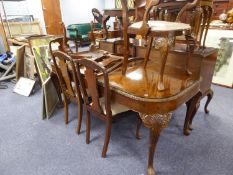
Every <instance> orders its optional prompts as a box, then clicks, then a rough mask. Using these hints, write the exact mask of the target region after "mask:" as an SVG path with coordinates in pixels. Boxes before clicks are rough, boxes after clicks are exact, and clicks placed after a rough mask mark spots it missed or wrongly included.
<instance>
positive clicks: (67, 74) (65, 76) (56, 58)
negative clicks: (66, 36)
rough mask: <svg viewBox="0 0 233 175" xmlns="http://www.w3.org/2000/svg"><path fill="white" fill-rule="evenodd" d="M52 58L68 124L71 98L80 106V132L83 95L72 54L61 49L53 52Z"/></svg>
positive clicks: (78, 129)
mask: <svg viewBox="0 0 233 175" xmlns="http://www.w3.org/2000/svg"><path fill="white" fill-rule="evenodd" d="M52 59H53V63H54V67H55V71H56V74H57V76H58V80H59V84H60V88H61V91H62V95H63V102H64V111H65V115H64V120H65V123H66V124H68V119H69V114H68V111H69V110H68V107H69V106H68V105H69V104H68V103H69V100H72V99H74V100H75V102H76V104H77V107H78V115H77V116H78V127H77V133H78V134H80V129H81V121H82V97H81V93H80V90H79V87H78V85H79V83H78V78H77V72H76V69H75V65H74V62H73V60H72V58H71V57H70V56H68V55H67V54H65V53H63V52H61V51H54V52H52ZM68 67H69V68H68ZM72 82H74V83H72Z"/></svg>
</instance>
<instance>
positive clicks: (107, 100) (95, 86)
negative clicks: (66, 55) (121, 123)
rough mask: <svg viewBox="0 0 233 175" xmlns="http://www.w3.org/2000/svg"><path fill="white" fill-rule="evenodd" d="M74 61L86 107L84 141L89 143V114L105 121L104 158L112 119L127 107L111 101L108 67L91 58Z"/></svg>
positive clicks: (126, 109)
mask: <svg viewBox="0 0 233 175" xmlns="http://www.w3.org/2000/svg"><path fill="white" fill-rule="evenodd" d="M75 63H76V68H77V74H78V79H79V82H80V86H81V93H82V97H83V101H84V108H85V109H86V143H87V144H89V143H90V130H91V116H90V115H91V114H93V115H95V116H97V117H98V118H100V119H101V120H103V121H104V122H105V123H106V129H105V139H104V145H103V149H102V157H103V158H105V157H106V154H107V149H108V144H109V140H110V135H111V128H112V121H113V119H114V118H116V117H118V116H120V115H119V114H121V113H123V112H126V111H129V109H128V108H127V107H126V106H124V105H121V104H119V103H113V102H112V101H111V93H110V88H109V79H108V73H109V72H110V70H109V69H106V68H105V67H103V66H102V65H101V64H100V63H97V62H96V61H93V60H91V59H79V60H76V61H75ZM81 67H82V70H83V69H85V71H84V72H82V73H81V71H80V70H81V69H80V68H81ZM116 67H117V66H116ZM113 69H114V68H112V70H113ZM84 77H85V78H84ZM99 83H101V84H102V88H103V89H101V88H100V86H99ZM101 91H102V92H103V94H104V95H103V96H101V93H100V92H101ZM90 97H91V99H92V100H91V101H90V100H89V98H90Z"/></svg>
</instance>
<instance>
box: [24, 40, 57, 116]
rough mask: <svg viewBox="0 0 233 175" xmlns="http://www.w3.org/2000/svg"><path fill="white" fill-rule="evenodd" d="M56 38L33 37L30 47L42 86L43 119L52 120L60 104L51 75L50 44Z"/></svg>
mask: <svg viewBox="0 0 233 175" xmlns="http://www.w3.org/2000/svg"><path fill="white" fill-rule="evenodd" d="M53 39H54V36H42V37H32V38H30V39H29V45H30V47H31V50H32V53H33V55H34V57H35V63H36V68H37V72H38V74H39V77H40V81H41V84H42V117H43V119H44V118H50V117H51V116H52V113H53V111H54V109H55V107H56V105H57V103H58V96H57V92H56V89H55V87H54V85H53V83H52V80H51V77H50V73H51V54H50V50H49V42H50V41H51V40H53Z"/></svg>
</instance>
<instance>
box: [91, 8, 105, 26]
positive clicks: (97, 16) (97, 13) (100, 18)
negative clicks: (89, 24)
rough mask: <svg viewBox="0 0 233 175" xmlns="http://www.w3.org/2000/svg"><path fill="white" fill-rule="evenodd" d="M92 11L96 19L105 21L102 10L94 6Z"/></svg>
mask: <svg viewBox="0 0 233 175" xmlns="http://www.w3.org/2000/svg"><path fill="white" fill-rule="evenodd" d="M91 12H92V15H93V17H94V20H96V21H97V22H98V23H100V24H102V22H103V15H102V14H101V12H100V11H99V10H98V9H96V8H93V9H92V10H91Z"/></svg>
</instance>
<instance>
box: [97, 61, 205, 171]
mask: <svg viewBox="0 0 233 175" xmlns="http://www.w3.org/2000/svg"><path fill="white" fill-rule="evenodd" d="M121 71H122V70H121V68H119V69H118V70H115V71H113V72H111V73H109V86H110V89H111V101H116V102H117V103H120V104H122V105H125V106H127V107H128V108H130V109H131V110H133V111H136V112H138V113H139V114H140V118H141V119H142V122H143V124H144V125H145V126H146V127H147V128H148V129H149V130H150V137H149V139H150V144H149V155H148V169H147V174H148V175H154V174H155V170H154V166H153V160H154V153H155V148H156V144H157V142H158V139H159V135H160V132H161V131H162V129H163V128H165V127H167V125H168V123H169V121H170V119H171V116H172V111H174V110H175V109H177V108H178V107H179V106H181V105H182V104H184V103H186V102H188V101H189V103H190V104H191V105H190V106H191V107H190V108H189V111H188V115H187V116H186V123H187V124H188V123H189V121H190V120H192V115H191V114H192V112H193V110H194V108H195V105H196V103H197V100H198V99H199V97H200V93H199V88H200V81H201V80H200V78H199V77H198V76H195V75H191V76H190V75H187V74H185V70H182V69H177V68H176V67H172V66H167V68H166V71H165V73H164V86H165V90H164V91H159V90H158V89H157V85H158V83H159V69H158V67H157V65H156V64H154V63H153V62H150V64H148V67H147V69H144V67H143V62H140V61H138V62H136V63H132V64H129V67H128V69H127V72H126V74H125V75H122V73H121ZM98 81H99V84H100V91H101V92H103V89H104V87H102V85H103V80H102V79H101V77H100V78H99V80H98Z"/></svg>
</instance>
